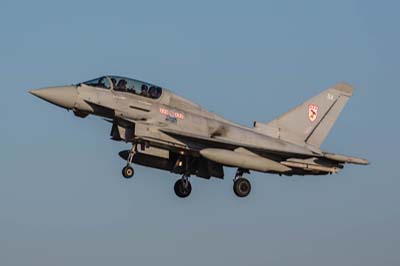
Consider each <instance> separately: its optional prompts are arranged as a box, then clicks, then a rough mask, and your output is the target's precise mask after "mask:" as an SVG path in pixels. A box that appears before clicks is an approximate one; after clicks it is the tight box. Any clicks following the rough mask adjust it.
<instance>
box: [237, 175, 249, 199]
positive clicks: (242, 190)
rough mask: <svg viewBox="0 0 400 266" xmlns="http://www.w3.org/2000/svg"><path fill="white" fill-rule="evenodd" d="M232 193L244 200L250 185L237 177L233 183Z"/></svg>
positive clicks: (247, 181) (245, 180)
mask: <svg viewBox="0 0 400 266" xmlns="http://www.w3.org/2000/svg"><path fill="white" fill-rule="evenodd" d="M233 191H234V192H235V194H236V196H238V197H239V198H244V197H246V196H248V195H249V194H250V191H251V184H250V181H249V180H247V179H246V178H243V177H239V178H237V179H236V180H235V181H234V183H233Z"/></svg>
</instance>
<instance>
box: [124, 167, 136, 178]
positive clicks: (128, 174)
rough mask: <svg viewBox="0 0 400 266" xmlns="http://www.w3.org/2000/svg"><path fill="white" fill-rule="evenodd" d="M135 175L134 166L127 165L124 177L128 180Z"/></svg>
mask: <svg viewBox="0 0 400 266" xmlns="http://www.w3.org/2000/svg"><path fill="white" fill-rule="evenodd" d="M134 174H135V170H133V168H132V166H130V165H127V166H125V167H124V168H122V175H123V176H124V177H125V178H126V179H129V178H132V177H133V175H134Z"/></svg>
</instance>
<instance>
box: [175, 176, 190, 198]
mask: <svg viewBox="0 0 400 266" xmlns="http://www.w3.org/2000/svg"><path fill="white" fill-rule="evenodd" d="M174 191H175V194H176V195H177V196H178V197H180V198H186V197H187V196H189V195H190V192H192V185H191V184H190V182H189V180H187V179H184V178H182V179H178V180H177V181H176V182H175V185H174Z"/></svg>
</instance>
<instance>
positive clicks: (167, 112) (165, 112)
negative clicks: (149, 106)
mask: <svg viewBox="0 0 400 266" xmlns="http://www.w3.org/2000/svg"><path fill="white" fill-rule="evenodd" d="M160 113H161V114H163V115H166V116H170V117H174V118H178V119H185V116H184V114H183V113H179V112H175V111H172V110H168V109H166V108H160Z"/></svg>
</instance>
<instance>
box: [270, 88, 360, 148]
mask: <svg viewBox="0 0 400 266" xmlns="http://www.w3.org/2000/svg"><path fill="white" fill-rule="evenodd" d="M352 95H353V87H352V86H350V85H349V84H346V83H338V84H336V85H335V86H333V87H331V88H329V89H327V90H325V91H323V92H322V93H321V94H319V95H317V96H315V97H313V98H311V99H310V100H308V101H306V102H304V103H302V104H300V105H299V106H297V107H295V108H293V109H292V110H290V111H289V112H287V113H285V114H283V115H281V116H279V117H278V118H276V119H274V120H273V121H271V122H270V123H268V124H267V125H266V128H268V129H269V131H273V132H277V133H276V136H275V137H279V138H281V139H284V140H287V141H291V142H295V143H299V144H300V143H307V144H309V145H312V146H315V147H319V146H320V145H321V144H322V142H323V141H324V140H325V138H326V137H327V135H328V133H329V131H330V130H331V129H332V126H333V125H334V123H335V122H336V119H337V118H338V117H339V115H340V113H341V112H342V110H343V108H344V107H345V105H346V103H347V101H348V100H349V99H350V97H351V96H352Z"/></svg>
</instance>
